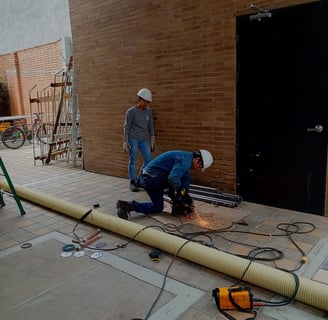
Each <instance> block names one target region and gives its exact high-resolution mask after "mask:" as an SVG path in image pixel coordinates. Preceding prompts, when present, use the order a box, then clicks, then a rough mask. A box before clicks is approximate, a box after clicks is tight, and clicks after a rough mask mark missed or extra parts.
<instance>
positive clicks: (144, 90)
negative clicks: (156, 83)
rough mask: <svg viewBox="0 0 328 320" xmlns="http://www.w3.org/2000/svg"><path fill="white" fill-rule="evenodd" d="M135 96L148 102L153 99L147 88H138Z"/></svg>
mask: <svg viewBox="0 0 328 320" xmlns="http://www.w3.org/2000/svg"><path fill="white" fill-rule="evenodd" d="M137 96H138V97H140V98H142V99H144V100H146V101H149V102H152V101H153V99H152V94H151V91H150V90H149V89H147V88H142V89H140V90H139V91H138V93H137Z"/></svg>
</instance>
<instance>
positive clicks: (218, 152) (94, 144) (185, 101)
mask: <svg viewBox="0 0 328 320" xmlns="http://www.w3.org/2000/svg"><path fill="white" fill-rule="evenodd" d="M306 2H309V1H296V0H295V1H292V0H289V1H287V0H281V1H261V3H259V5H261V6H262V7H265V8H267V9H273V8H276V7H283V6H290V5H294V4H300V3H306ZM249 5H250V2H249V1H246V0H240V1H234V0H221V1H217V0H206V1H196V0H189V1H161V0H153V1H149V0H140V1H127V0H115V1H106V0H98V1H89V0H74V1H70V2H69V6H70V16H71V27H72V36H73V47H74V57H75V70H76V75H77V81H78V93H79V106H80V111H81V127H82V132H83V148H84V164H85V169H86V170H90V171H95V172H100V173H105V174H110V175H114V176H121V177H127V163H128V158H127V155H126V154H125V153H123V152H122V127H123V121H124V115H125V112H126V110H127V108H129V107H130V106H132V105H133V104H134V103H135V100H136V92H137V90H138V89H139V88H141V87H147V88H149V89H150V90H152V92H153V103H152V105H151V106H152V109H153V111H154V115H155V128H156V138H157V149H156V152H155V153H154V156H155V155H158V154H159V153H162V152H164V151H167V150H170V149H183V150H189V151H192V150H196V149H199V148H204V149H208V150H210V151H211V152H212V153H213V155H214V164H213V166H212V167H211V168H210V169H209V170H206V172H204V173H200V172H194V173H193V182H194V183H199V184H206V185H208V186H213V187H217V188H219V189H221V190H222V191H226V192H235V190H236V154H235V153H236V148H235V145H236V141H235V137H236V132H235V131H236V128H235V122H236V119H235V106H236V97H235V91H236V76H235V74H236V65H235V60H236V52H235V26H236V19H235V17H236V16H237V15H242V14H249V13H251V10H250V8H249Z"/></svg>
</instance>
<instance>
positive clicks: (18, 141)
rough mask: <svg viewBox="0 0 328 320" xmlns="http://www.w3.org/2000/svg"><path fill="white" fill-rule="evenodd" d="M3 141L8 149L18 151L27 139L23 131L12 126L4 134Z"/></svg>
mask: <svg viewBox="0 0 328 320" xmlns="http://www.w3.org/2000/svg"><path fill="white" fill-rule="evenodd" d="M1 140H2V143H3V144H4V145H5V146H6V147H7V148H9V149H18V148H20V147H21V146H22V145H24V143H25V140H26V137H25V134H24V131H23V130H21V129H20V128H17V127H15V126H11V127H9V128H7V129H6V130H5V131H3V132H2V135H1Z"/></svg>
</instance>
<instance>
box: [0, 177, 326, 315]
mask: <svg viewBox="0 0 328 320" xmlns="http://www.w3.org/2000/svg"><path fill="white" fill-rule="evenodd" d="M0 186H1V188H2V189H3V190H7V191H9V187H8V184H7V183H6V182H5V181H2V182H0ZM15 189H16V192H17V194H18V195H19V196H20V197H21V198H23V199H26V200H28V201H30V202H33V203H36V204H38V205H40V206H43V207H46V208H49V209H52V210H54V211H56V212H59V213H63V214H66V215H68V216H71V217H73V218H76V219H80V218H81V217H82V216H83V214H84V213H86V212H87V211H88V210H89V208H86V207H82V206H79V205H76V204H71V203H70V202H68V201H65V200H61V199H57V198H55V197H52V196H49V195H46V194H43V193H40V192H37V191H33V190H31V189H29V188H26V187H23V186H18V185H15ZM26 216H28V214H26ZM84 221H85V222H88V223H90V224H93V225H96V226H98V227H101V228H103V229H106V230H108V231H111V232H114V233H117V234H120V235H122V236H125V237H127V238H134V237H135V235H136V234H137V233H139V232H140V233H139V234H138V235H137V236H136V237H135V238H134V239H135V240H136V241H139V242H142V243H144V244H147V245H149V246H151V247H155V248H158V249H161V250H163V251H166V252H168V253H171V254H176V253H177V252H178V250H179V249H180V248H181V246H183V245H184V244H185V242H186V241H187V240H185V239H182V238H179V237H176V236H173V235H170V234H167V233H165V232H162V231H159V230H156V229H152V228H147V229H145V230H142V229H144V228H145V227H144V226H142V225H139V224H137V223H134V222H131V221H127V220H123V219H120V218H118V217H116V216H113V215H109V214H105V213H102V212H100V211H98V210H97V211H93V212H92V213H91V214H90V215H89V216H88V217H87V218H86V219H85V220H84ZM178 256H179V257H181V258H183V259H186V260H189V261H192V262H194V263H197V264H199V265H202V266H204V267H206V268H209V269H212V270H215V271H218V272H221V273H224V274H227V275H229V276H232V277H235V278H237V279H238V278H240V277H241V276H242V275H243V273H244V271H245V270H246V268H247V266H248V264H249V261H248V260H247V259H242V258H239V257H236V256H234V255H230V254H228V253H225V252H221V251H218V250H215V249H213V248H209V247H206V246H203V245H201V244H199V243H195V242H189V243H187V244H186V245H184V247H183V248H182V250H181V251H180V252H179V254H178ZM243 280H244V281H246V282H248V283H251V284H254V285H257V286H259V287H262V288H264V289H267V290H269V291H272V292H275V293H278V294H280V295H282V296H286V297H288V296H291V295H292V294H293V292H294V289H295V280H294V277H293V275H291V274H290V273H287V272H283V271H281V270H278V269H274V268H272V267H269V266H266V265H263V264H260V263H257V262H252V264H251V265H250V267H249V269H248V271H247V272H246V274H245V276H244V278H243ZM299 280H300V286H299V290H298V293H297V295H296V300H298V301H300V302H303V303H305V304H308V305H310V306H313V307H316V308H318V309H321V310H325V311H328V290H327V289H328V287H327V285H324V284H322V283H319V282H315V281H312V280H309V279H305V278H302V277H300V278H299Z"/></svg>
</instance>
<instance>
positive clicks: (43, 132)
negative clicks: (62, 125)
mask: <svg viewBox="0 0 328 320" xmlns="http://www.w3.org/2000/svg"><path fill="white" fill-rule="evenodd" d="M52 130H53V125H52V124H50V123H48V124H46V123H43V124H42V125H41V126H40V127H39V128H38V130H37V131H36V137H37V139H38V140H39V141H40V142H41V143H44V144H48V143H51V142H52Z"/></svg>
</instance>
